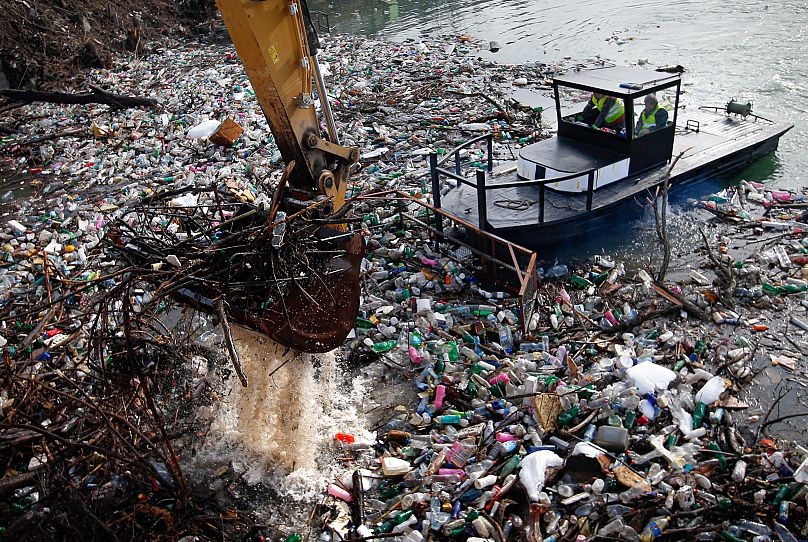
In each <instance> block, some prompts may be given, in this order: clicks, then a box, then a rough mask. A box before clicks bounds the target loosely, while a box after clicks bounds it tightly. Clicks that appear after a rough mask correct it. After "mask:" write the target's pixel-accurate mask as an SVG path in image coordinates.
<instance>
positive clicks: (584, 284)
mask: <svg viewBox="0 0 808 542" xmlns="http://www.w3.org/2000/svg"><path fill="white" fill-rule="evenodd" d="M570 282H571V283H572V284H573V285H574V286H575V287H576V288H578V289H579V290H586V289H587V288H589V287H590V286H594V285H593V284H592V283H591V282H589V281H588V280H587V279H585V278H584V277H580V276H578V275H570Z"/></svg>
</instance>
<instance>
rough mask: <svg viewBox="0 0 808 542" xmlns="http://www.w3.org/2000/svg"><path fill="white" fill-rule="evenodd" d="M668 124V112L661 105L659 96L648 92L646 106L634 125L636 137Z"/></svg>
mask: <svg viewBox="0 0 808 542" xmlns="http://www.w3.org/2000/svg"><path fill="white" fill-rule="evenodd" d="M667 125H668V112H667V110H665V108H664V107H661V106H660V105H659V101H658V100H657V97H656V96H655V95H653V94H648V95H647V96H646V97H645V108H644V109H643V110H642V112H641V113H640V118H638V119H637V126H635V127H634V134H635V136H636V137H641V136H644V135H647V134H650V133H651V132H655V131H657V130H661V129H662V128H664V127H665V126H667Z"/></svg>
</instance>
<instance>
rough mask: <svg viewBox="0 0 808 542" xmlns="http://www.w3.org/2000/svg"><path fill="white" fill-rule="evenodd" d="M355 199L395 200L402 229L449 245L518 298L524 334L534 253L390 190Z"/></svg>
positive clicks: (534, 282) (532, 307)
mask: <svg viewBox="0 0 808 542" xmlns="http://www.w3.org/2000/svg"><path fill="white" fill-rule="evenodd" d="M357 199H361V200H363V201H368V200H372V199H378V200H379V201H383V202H384V203H385V204H389V203H391V202H392V201H395V202H396V206H397V212H398V215H399V221H400V226H401V227H402V228H405V227H412V226H415V227H417V228H421V229H424V230H426V231H428V232H429V234H430V235H431V237H432V238H433V239H434V240H435V241H436V242H443V243H447V244H451V245H452V247H451V248H452V250H448V251H444V253H451V254H454V255H455V257H454V259H456V260H458V261H459V263H461V264H462V265H464V266H466V267H469V266H473V267H474V269H473V270H474V271H475V272H476V273H479V275H480V276H481V277H483V278H484V279H485V280H487V281H489V282H491V283H492V284H496V285H499V286H501V287H502V288H503V289H504V290H505V291H507V292H509V293H511V294H513V295H514V296H515V297H516V298H517V300H518V305H519V313H520V315H519V316H520V319H521V323H522V331H523V333H526V332H527V326H528V323H529V322H530V319H531V317H532V316H533V313H534V312H535V311H536V303H535V293H536V289H537V288H538V284H539V276H538V273H537V267H538V257H537V254H536V253H535V252H533V251H532V250H528V249H526V248H524V247H522V246H520V245H517V244H515V243H511V242H510V241H507V240H505V239H502V238H500V237H497V236H496V235H493V234H491V233H487V232H484V231H482V230H480V229H479V228H478V227H477V226H476V225H474V224H472V223H471V222H468V221H466V220H463V219H462V218H459V217H456V216H454V215H452V214H451V213H449V212H447V211H444V210H443V209H439V208H437V207H436V206H435V205H430V204H429V203H428V202H426V201H423V200H421V199H419V198H418V197H415V196H412V195H410V194H408V193H406V192H402V191H399V190H389V191H385V192H379V193H375V194H363V195H361V196H358V197H357ZM419 211H421V212H419ZM450 226H455V227H457V228H463V229H465V230H467V231H471V232H472V235H468V236H466V237H465V238H461V237H460V236H458V235H455V234H454V232H453V228H451V227H450ZM471 260H474V262H472V261H471Z"/></svg>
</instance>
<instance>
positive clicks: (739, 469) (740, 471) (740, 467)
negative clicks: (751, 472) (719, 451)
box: [732, 459, 746, 482]
mask: <svg viewBox="0 0 808 542" xmlns="http://www.w3.org/2000/svg"><path fill="white" fill-rule="evenodd" d="M744 478H746V461H744V460H743V459H739V460H738V461H737V462H736V463H735V467H734V468H733V469H732V479H733V480H735V481H736V482H743V480H744Z"/></svg>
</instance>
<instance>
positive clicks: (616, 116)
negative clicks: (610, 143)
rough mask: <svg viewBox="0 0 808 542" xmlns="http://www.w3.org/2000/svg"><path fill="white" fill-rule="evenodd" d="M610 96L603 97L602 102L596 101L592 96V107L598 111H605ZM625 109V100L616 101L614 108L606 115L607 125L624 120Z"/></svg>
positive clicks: (616, 99)
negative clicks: (604, 107)
mask: <svg viewBox="0 0 808 542" xmlns="http://www.w3.org/2000/svg"><path fill="white" fill-rule="evenodd" d="M608 99H609V97H608V96H601V97H600V100H598V99H596V98H595V96H594V95H593V96H592V105H594V106H595V108H597V110H598V111H603V106H604V105H606V100H608ZM625 111H626V110H625V107H624V106H623V100H620V99H618V98H615V99H614V103H613V104H612V107H611V108H610V109H609V112H608V113H606V123H607V124H613V123H615V122H618V121H621V120H623V116H624V115H625Z"/></svg>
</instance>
